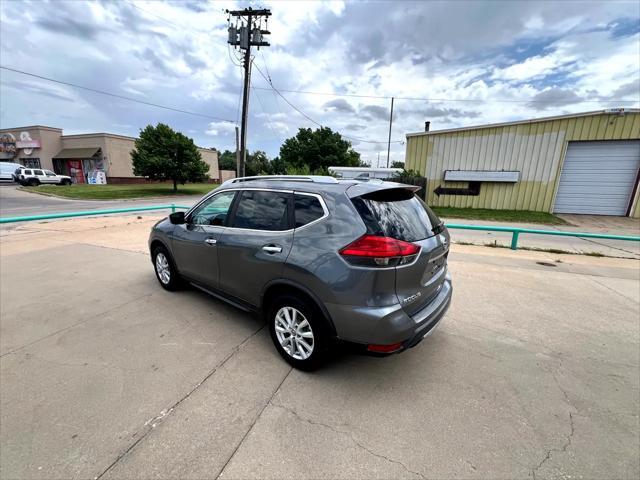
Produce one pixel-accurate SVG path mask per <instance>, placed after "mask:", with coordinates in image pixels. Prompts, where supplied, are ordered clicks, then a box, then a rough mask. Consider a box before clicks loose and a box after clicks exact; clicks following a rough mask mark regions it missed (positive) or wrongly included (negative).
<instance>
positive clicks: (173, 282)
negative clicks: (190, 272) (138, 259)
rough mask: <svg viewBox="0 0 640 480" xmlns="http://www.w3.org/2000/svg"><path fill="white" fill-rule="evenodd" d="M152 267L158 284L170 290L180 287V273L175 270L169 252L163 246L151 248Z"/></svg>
mask: <svg viewBox="0 0 640 480" xmlns="http://www.w3.org/2000/svg"><path fill="white" fill-rule="evenodd" d="M152 258H153V267H154V270H155V272H156V278H157V279H158V282H160V286H161V287H162V288H164V289H165V290H168V291H170V292H173V291H176V290H178V289H179V288H180V283H181V282H180V275H178V271H177V270H176V267H175V264H174V263H173V258H171V254H169V252H168V251H167V249H166V248H164V247H156V248H155V249H154V250H153V256H152Z"/></svg>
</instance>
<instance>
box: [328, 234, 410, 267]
mask: <svg viewBox="0 0 640 480" xmlns="http://www.w3.org/2000/svg"><path fill="white" fill-rule="evenodd" d="M419 252H420V247H419V246H418V245H416V244H414V243H409V242H405V241H403V240H397V239H395V238H390V237H379V236H377V235H363V236H362V237H360V238H358V239H357V240H356V241H354V242H352V243H350V244H349V245H347V246H346V247H343V248H342V249H341V250H340V255H342V257H343V258H344V259H345V260H347V261H348V262H349V263H351V264H352V265H357V266H360V267H395V266H397V265H406V264H407V263H411V262H412V261H413V260H414V259H415V258H416V255H417V254H418V253H419Z"/></svg>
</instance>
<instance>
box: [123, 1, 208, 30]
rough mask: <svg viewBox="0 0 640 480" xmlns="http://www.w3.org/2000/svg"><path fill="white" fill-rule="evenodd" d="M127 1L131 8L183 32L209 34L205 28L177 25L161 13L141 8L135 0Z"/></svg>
mask: <svg viewBox="0 0 640 480" xmlns="http://www.w3.org/2000/svg"><path fill="white" fill-rule="evenodd" d="M127 3H128V4H129V5H131V6H132V7H133V8H137V9H138V10H140V11H141V12H144V13H146V14H148V15H152V16H154V17H156V18H157V19H158V20H161V21H163V22H165V23H166V24H168V25H171V26H173V27H176V28H179V29H180V30H182V31H183V32H187V33H189V32H196V33H204V34H209V33H211V32H208V31H205V30H199V29H194V28H193V27H192V26H186V25H179V24H177V23H174V22H172V21H171V20H168V19H166V18H164V17H163V16H161V15H158V14H157V13H154V12H152V11H150V10H147V9H145V8H142V7H141V6H139V5H137V4H136V3H135V2H133V1H127Z"/></svg>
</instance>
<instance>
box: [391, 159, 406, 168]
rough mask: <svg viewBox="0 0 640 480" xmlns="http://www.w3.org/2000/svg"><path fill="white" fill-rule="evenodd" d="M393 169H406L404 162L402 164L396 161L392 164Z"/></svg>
mask: <svg viewBox="0 0 640 480" xmlns="http://www.w3.org/2000/svg"><path fill="white" fill-rule="evenodd" d="M391 168H402V169H404V162H400V161H398V160H396V161H395V162H391Z"/></svg>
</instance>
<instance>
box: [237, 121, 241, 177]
mask: <svg viewBox="0 0 640 480" xmlns="http://www.w3.org/2000/svg"><path fill="white" fill-rule="evenodd" d="M241 176H242V175H240V132H239V131H238V125H236V177H241Z"/></svg>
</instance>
